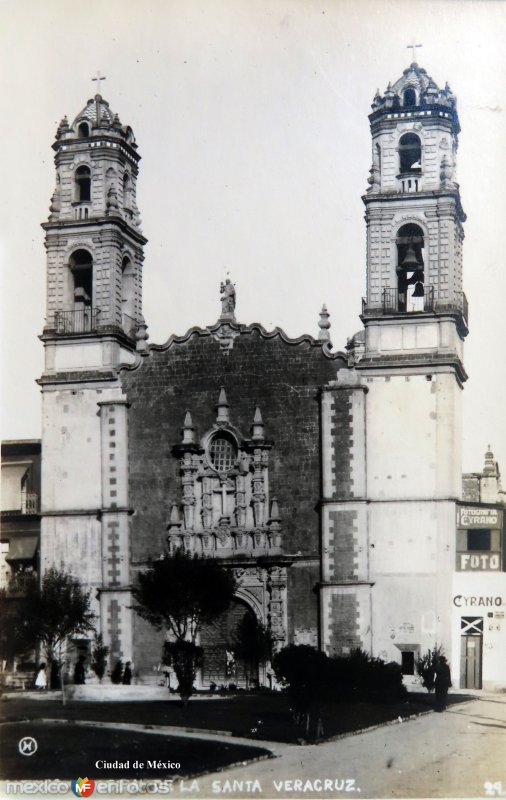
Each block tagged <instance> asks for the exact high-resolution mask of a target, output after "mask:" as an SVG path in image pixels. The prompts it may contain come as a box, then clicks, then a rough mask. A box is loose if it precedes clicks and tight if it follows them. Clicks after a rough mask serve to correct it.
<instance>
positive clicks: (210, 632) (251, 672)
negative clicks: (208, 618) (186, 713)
mask: <svg viewBox="0 0 506 800" xmlns="http://www.w3.org/2000/svg"><path fill="white" fill-rule="evenodd" d="M255 619H256V618H255V614H254V613H253V611H252V610H251V609H250V608H249V607H248V606H247V605H246V603H244V602H243V601H242V600H238V599H236V598H235V599H234V600H232V603H231V605H230V607H229V609H228V610H227V611H225V612H224V613H223V614H221V615H220V616H219V617H217V618H216V619H215V620H213V621H212V622H210V623H209V624H207V625H204V626H203V627H202V630H201V632H200V645H201V647H203V648H204V662H203V665H202V685H203V686H209V685H210V684H211V683H215V684H216V685H217V686H222V685H224V686H229V685H230V684H234V685H235V686H241V687H249V686H251V685H253V684H254V683H256V682H257V681H258V665H254V666H252V665H248V664H246V663H245V662H244V661H243V660H242V659H240V658H236V657H235V656H234V653H233V650H234V646H235V645H236V643H237V642H238V640H239V636H240V630H241V626H243V625H244V623H245V620H246V621H247V622H250V621H251V622H254V621H255Z"/></svg>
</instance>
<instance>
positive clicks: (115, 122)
mask: <svg viewBox="0 0 506 800" xmlns="http://www.w3.org/2000/svg"><path fill="white" fill-rule="evenodd" d="M112 127H113V128H121V121H120V118H119V115H118V114H115V115H114V118H113V120H112Z"/></svg>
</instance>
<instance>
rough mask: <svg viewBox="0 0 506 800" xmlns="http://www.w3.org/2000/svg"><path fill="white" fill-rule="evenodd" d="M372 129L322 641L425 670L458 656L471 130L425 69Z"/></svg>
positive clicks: (395, 89) (331, 500)
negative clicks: (466, 184)
mask: <svg viewBox="0 0 506 800" xmlns="http://www.w3.org/2000/svg"><path fill="white" fill-rule="evenodd" d="M412 47H413V57H414V53H415V51H416V48H417V47H419V45H415V44H413V45H412ZM369 121H370V126H371V139H372V142H371V143H372V168H371V170H370V177H369V187H368V189H367V193H366V194H365V196H364V198H363V200H364V204H365V220H366V229H367V259H366V296H365V297H364V299H363V301H362V314H361V319H362V322H363V325H364V330H363V331H361V332H360V333H359V334H357V335H356V336H355V337H354V338H353V341H352V342H350V361H349V364H350V369H349V370H340V371H339V372H338V374H337V380H336V382H335V383H334V384H329V386H328V387H325V391H324V393H323V395H322V419H323V434H322V436H323V440H322V447H323V464H324V476H323V477H324V479H323V489H324V493H323V501H322V507H323V508H324V512H325V513H324V514H323V537H322V538H323V546H324V553H325V555H324V557H323V559H322V575H323V581H322V589H321V598H322V602H321V619H322V641H323V646H324V648H325V649H326V651H327V652H329V653H336V654H343V653H346V652H348V651H349V649H350V648H352V647H357V646H360V647H363V648H364V649H366V650H368V651H370V652H372V654H373V655H374V656H379V657H381V658H383V659H384V660H386V661H390V660H392V661H396V662H398V663H401V660H402V663H403V664H404V662H406V664H408V665H409V664H413V669H414V660H415V659H416V656H417V655H418V654H420V653H422V652H426V650H427V648H428V647H431V648H432V647H434V646H435V645H436V644H438V645H441V644H442V645H443V646H444V647H445V651H446V654H447V656H449V657H450V656H451V647H452V633H451V630H450V619H451V614H450V613H449V608H451V597H452V574H453V570H454V568H455V520H456V507H457V501H458V500H459V499H460V497H461V480H462V470H461V446H462V445H461V443H462V410H461V406H462V394H463V385H464V382H465V381H466V378H467V375H466V372H465V370H464V365H463V344H464V339H465V336H466V334H467V332H468V328H467V302H466V298H465V295H464V293H463V286H462V244H463V238H464V232H463V223H464V221H465V214H464V211H463V209H462V204H461V200H460V192H459V185H458V183H457V182H456V175H455V167H456V155H457V145H458V134H459V131H460V127H459V119H458V115H457V108H456V100H455V97H454V95H453V93H452V92H451V90H450V88H449V86H448V84H446V86H445V87H444V88H443V89H441V88H439V87H438V86H437V85H436V83H435V82H434V80H433V79H432V78H431V77H430V76H429V75H428V74H427V72H426V71H425V70H424V69H423V68H421V67H419V66H418V64H417V63H416V62H415V61H414V60H413V63H411V64H410V66H409V67H408V68H407V69H405V70H404V72H403V74H402V76H401V77H400V78H399V80H397V81H396V82H395V83H393V84H389V85H388V87H387V89H386V91H385V92H384V93H383V94H380V93H379V92H377V93H376V96H375V97H374V100H373V105H372V113H371V114H370V116H369ZM346 435H347V436H348V440H347V441H346ZM336 437H338V439H337V443H336V441H335V440H336ZM333 470H334V471H335V473H336V474H337V475H338V476H339V478H340V480H336V479H335V476H334V474H333ZM343 476H344V477H346V478H347V480H344V479H343ZM453 669H454V671H455V670H457V671H458V665H456V664H455V666H454V668H453Z"/></svg>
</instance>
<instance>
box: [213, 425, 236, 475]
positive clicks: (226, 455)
mask: <svg viewBox="0 0 506 800" xmlns="http://www.w3.org/2000/svg"><path fill="white" fill-rule="evenodd" d="M236 454H237V453H236V448H235V445H234V443H233V442H232V440H231V439H230V438H229V437H228V436H224V435H223V434H218V436H215V437H214V438H213V440H212V441H211V444H210V445H209V459H210V461H211V464H212V465H213V467H214V468H215V470H216V471H217V472H229V471H230V470H231V469H232V467H233V466H234V463H235V459H236Z"/></svg>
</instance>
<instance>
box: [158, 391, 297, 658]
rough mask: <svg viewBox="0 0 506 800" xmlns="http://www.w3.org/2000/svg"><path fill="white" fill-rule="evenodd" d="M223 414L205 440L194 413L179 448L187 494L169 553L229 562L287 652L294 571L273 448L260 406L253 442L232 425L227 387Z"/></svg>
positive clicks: (174, 518)
mask: <svg viewBox="0 0 506 800" xmlns="http://www.w3.org/2000/svg"><path fill="white" fill-rule="evenodd" d="M216 412H217V413H216V422H215V423H214V425H213V426H212V428H211V429H210V430H208V431H207V432H206V433H205V434H204V436H203V437H202V438H201V439H200V440H199V441H197V438H196V433H195V427H194V425H193V421H192V416H191V412H190V411H187V412H186V416H185V419H184V424H183V428H182V442H181V443H180V444H178V445H176V446H175V447H174V449H173V454H174V455H175V456H176V457H178V458H179V461H180V466H181V473H180V475H181V484H180V487H181V495H180V501H179V502H173V504H172V509H171V514H170V521H169V525H168V537H167V542H168V546H169V551H170V552H171V553H173V552H175V551H176V550H177V549H183V550H185V551H187V552H189V553H199V554H200V555H205V556H210V557H214V558H220V559H224V560H226V563H227V564H229V565H230V566H231V567H232V568H233V570H234V574H235V575H236V577H237V579H238V581H239V589H238V592H237V596H238V597H239V598H241V599H242V600H244V601H245V602H246V603H247V604H248V606H249V607H250V608H251V609H252V610H253V611H254V613H255V615H256V617H257V619H258V620H259V622H261V623H262V624H265V625H267V626H268V627H269V628H270V629H271V631H272V634H273V636H274V639H275V642H276V643H277V645H278V646H281V645H282V644H284V643H285V641H286V627H287V621H286V613H287V610H286V584H287V574H286V573H287V569H286V565H285V564H284V561H285V560H286V559H285V558H284V557H283V556H281V520H280V516H279V507H278V502H277V500H276V498H275V497H273V498H271V497H270V492H269V453H270V450H271V449H272V447H273V442H271V441H269V440H268V439H266V438H265V433H264V423H263V420H262V415H261V412H260V409H259V408H258V407H257V408H256V409H255V413H254V417H253V422H252V425H251V435H250V437H249V438H246V437H244V436H243V435H242V434H241V433H240V431H239V430H238V429H237V428H235V427H234V426H233V425H231V423H230V415H229V404H228V402H227V397H226V393H225V389H224V388H222V389H221V391H220V395H219V399H218V405H217V407H216Z"/></svg>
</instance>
